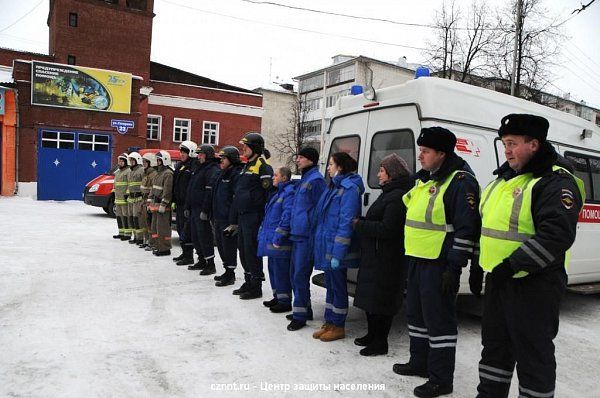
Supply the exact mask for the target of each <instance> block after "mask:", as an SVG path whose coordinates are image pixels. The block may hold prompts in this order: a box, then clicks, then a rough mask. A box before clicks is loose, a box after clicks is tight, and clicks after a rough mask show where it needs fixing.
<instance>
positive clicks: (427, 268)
mask: <svg viewBox="0 0 600 398" xmlns="http://www.w3.org/2000/svg"><path fill="white" fill-rule="evenodd" d="M445 270H446V265H444V264H442V263H440V262H438V261H432V260H426V259H418V258H414V257H410V258H409V263H408V290H407V295H406V321H407V323H408V335H409V337H410V364H411V365H412V367H413V368H415V369H421V370H427V371H428V372H429V380H430V381H431V382H433V383H436V384H441V385H448V384H452V383H453V379H454V365H455V356H456V341H457V337H458V330H457V321H456V297H450V296H447V295H444V294H443V293H442V275H443V273H444V271H445Z"/></svg>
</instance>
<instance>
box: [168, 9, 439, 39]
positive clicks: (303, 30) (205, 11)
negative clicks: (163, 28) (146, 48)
mask: <svg viewBox="0 0 600 398" xmlns="http://www.w3.org/2000/svg"><path fill="white" fill-rule="evenodd" d="M162 1H163V2H165V3H168V4H172V5H174V6H178V7H183V8H187V9H190V10H194V11H199V12H202V13H206V14H210V15H218V16H220V17H225V18H231V19H235V20H238V21H244V22H251V23H257V24H261V25H267V26H274V27H278V28H283V29H290V30H296V31H300V32H308V33H315V34H318V35H323V36H331V37H339V38H342V39H349V40H357V41H362V42H365V43H373V44H383V45H386V46H394V47H402V48H410V49H413V50H421V51H426V50H427V49H426V48H423V47H416V46H409V45H406V44H399V43H392V42H385V41H378V40H370V39H363V38H360V37H354V36H347V35H340V34H336V33H328V32H321V31H318V30H311V29H304V28H297V27H294V26H289V25H281V24H274V23H270V22H263V21H257V20H254V19H249V18H241V17H236V16H233V15H228V14H222V13H218V12H215V11H207V10H202V9H200V8H195V7H191V6H187V5H184V4H178V3H175V2H172V1H169V0H162Z"/></svg>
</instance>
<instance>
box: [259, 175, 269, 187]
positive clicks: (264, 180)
mask: <svg viewBox="0 0 600 398" xmlns="http://www.w3.org/2000/svg"><path fill="white" fill-rule="evenodd" d="M260 183H261V185H262V187H263V188H264V189H267V188H269V187H270V186H271V180H270V179H267V178H262V179H261V181H260Z"/></svg>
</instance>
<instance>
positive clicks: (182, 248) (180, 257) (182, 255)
mask: <svg viewBox="0 0 600 398" xmlns="http://www.w3.org/2000/svg"><path fill="white" fill-rule="evenodd" d="M184 247H185V246H182V247H181V250H182V251H181V254H180V255H179V256H177V257H173V258H172V259H171V260H173V261H174V262H177V261H179V260H183V258H184V257H185V251H184Z"/></svg>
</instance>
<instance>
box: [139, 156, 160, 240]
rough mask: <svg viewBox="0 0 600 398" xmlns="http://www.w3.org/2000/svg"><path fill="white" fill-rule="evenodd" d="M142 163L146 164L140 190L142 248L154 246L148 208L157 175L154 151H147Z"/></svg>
mask: <svg viewBox="0 0 600 398" xmlns="http://www.w3.org/2000/svg"><path fill="white" fill-rule="evenodd" d="M142 164H143V166H144V177H143V178H142V185H140V192H141V193H142V210H141V214H140V228H141V229H142V235H143V242H142V243H141V244H139V245H138V246H139V247H140V248H146V247H148V246H152V243H151V242H153V241H151V236H150V226H151V225H152V213H150V211H149V210H148V204H147V202H146V201H147V200H148V196H150V191H151V190H152V184H153V182H154V177H155V176H156V155H155V154H153V153H145V154H144V156H142Z"/></svg>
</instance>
